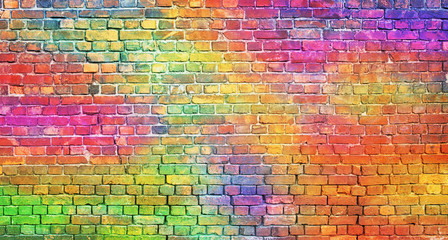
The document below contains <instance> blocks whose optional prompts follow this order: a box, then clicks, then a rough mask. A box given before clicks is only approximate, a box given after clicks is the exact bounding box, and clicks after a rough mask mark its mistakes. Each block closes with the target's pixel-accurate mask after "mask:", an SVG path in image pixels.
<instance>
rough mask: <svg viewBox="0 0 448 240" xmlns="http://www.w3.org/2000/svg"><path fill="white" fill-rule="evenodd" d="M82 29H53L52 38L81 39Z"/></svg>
mask: <svg viewBox="0 0 448 240" xmlns="http://www.w3.org/2000/svg"><path fill="white" fill-rule="evenodd" d="M83 39H84V31H78V30H57V31H53V40H83Z"/></svg>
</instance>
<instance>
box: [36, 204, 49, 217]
mask: <svg viewBox="0 0 448 240" xmlns="http://www.w3.org/2000/svg"><path fill="white" fill-rule="evenodd" d="M33 214H38V215H44V214H47V206H34V207H33Z"/></svg>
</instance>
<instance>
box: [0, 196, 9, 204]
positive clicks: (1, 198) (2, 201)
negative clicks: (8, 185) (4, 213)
mask: <svg viewBox="0 0 448 240" xmlns="http://www.w3.org/2000/svg"><path fill="white" fill-rule="evenodd" d="M0 205H1V206H9V205H11V197H8V196H0Z"/></svg>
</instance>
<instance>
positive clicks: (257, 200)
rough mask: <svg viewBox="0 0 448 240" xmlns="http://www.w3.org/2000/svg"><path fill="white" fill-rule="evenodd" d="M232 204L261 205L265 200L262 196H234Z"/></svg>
mask: <svg viewBox="0 0 448 240" xmlns="http://www.w3.org/2000/svg"><path fill="white" fill-rule="evenodd" d="M232 202H233V204H234V205H248V206H251V205H260V204H262V202H263V199H262V197H261V196H255V195H254V196H250V195H246V196H234V197H233V198H232Z"/></svg>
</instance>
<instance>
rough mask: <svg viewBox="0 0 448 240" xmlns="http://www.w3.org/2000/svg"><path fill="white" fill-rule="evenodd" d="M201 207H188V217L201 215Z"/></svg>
mask: <svg viewBox="0 0 448 240" xmlns="http://www.w3.org/2000/svg"><path fill="white" fill-rule="evenodd" d="M201 211H202V208H201V206H187V215H201Z"/></svg>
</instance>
